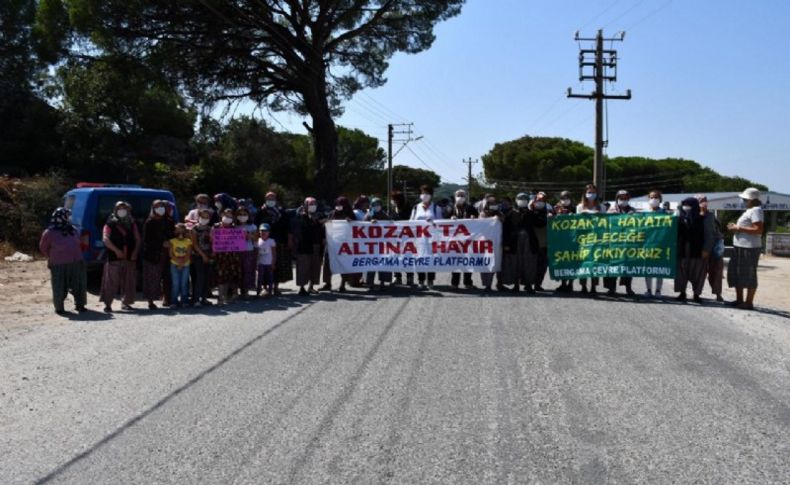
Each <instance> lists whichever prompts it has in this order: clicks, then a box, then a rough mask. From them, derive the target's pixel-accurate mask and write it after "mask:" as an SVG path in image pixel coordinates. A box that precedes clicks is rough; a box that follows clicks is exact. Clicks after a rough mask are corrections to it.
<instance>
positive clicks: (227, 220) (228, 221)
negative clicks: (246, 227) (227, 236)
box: [222, 216, 233, 225]
mask: <svg viewBox="0 0 790 485" xmlns="http://www.w3.org/2000/svg"><path fill="white" fill-rule="evenodd" d="M222 223H223V224H226V225H230V224H233V218H232V217H228V216H225V217H223V218H222Z"/></svg>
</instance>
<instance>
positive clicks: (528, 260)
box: [498, 192, 539, 294]
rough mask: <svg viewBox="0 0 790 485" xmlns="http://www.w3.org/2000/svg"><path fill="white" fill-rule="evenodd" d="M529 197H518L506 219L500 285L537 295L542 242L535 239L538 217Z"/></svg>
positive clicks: (522, 194)
mask: <svg viewBox="0 0 790 485" xmlns="http://www.w3.org/2000/svg"><path fill="white" fill-rule="evenodd" d="M529 202H530V201H529V194H527V193H525V192H521V193H519V194H518V195H516V207H514V208H513V209H511V210H510V212H509V213H508V214H507V215H505V224H504V226H503V228H502V245H503V248H502V249H503V251H502V253H503V260H502V272H501V275H502V281H501V284H500V285H498V287H499V289H500V290H502V289H503V288H504V287H503V286H502V285H513V288H512V291H513V292H514V293H515V292H518V291H519V285H523V286H524V289H525V290H526V291H527V293H530V294H532V293H535V290H534V288H533V286H532V285H533V284H534V283H535V274H536V271H537V263H538V247H539V244H538V238H537V236H536V235H535V213H534V212H533V211H532V210H531V209H530V207H529Z"/></svg>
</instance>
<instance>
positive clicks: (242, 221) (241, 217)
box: [239, 216, 250, 224]
mask: <svg viewBox="0 0 790 485" xmlns="http://www.w3.org/2000/svg"><path fill="white" fill-rule="evenodd" d="M248 220H250V218H249V217H247V216H239V222H241V223H242V224H243V223H245V222H247V221H248Z"/></svg>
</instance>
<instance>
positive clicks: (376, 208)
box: [372, 205, 381, 212]
mask: <svg viewBox="0 0 790 485" xmlns="http://www.w3.org/2000/svg"><path fill="white" fill-rule="evenodd" d="M372 209H373V212H381V206H380V205H374V206H373V207H372Z"/></svg>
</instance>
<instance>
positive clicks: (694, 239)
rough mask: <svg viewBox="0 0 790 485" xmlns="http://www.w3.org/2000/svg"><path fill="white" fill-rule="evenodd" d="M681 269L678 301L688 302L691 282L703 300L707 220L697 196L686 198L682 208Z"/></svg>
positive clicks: (679, 261) (680, 221)
mask: <svg viewBox="0 0 790 485" xmlns="http://www.w3.org/2000/svg"><path fill="white" fill-rule="evenodd" d="M678 217H679V224H678V249H677V253H678V255H677V256H678V270H677V274H676V276H675V291H676V292H677V293H679V294H678V296H677V298H676V299H677V300H678V301H682V302H685V301H686V299H687V297H686V287H687V286H688V283H691V288H692V290H693V291H694V301H695V302H697V303H701V302H702V298H701V297H700V295H701V294H702V290H703V287H704V285H705V269H706V263H707V259H708V256H709V255H708V252H707V251H706V250H705V248H706V247H707V246H708V245H707V244H706V241H705V220H704V219H703V217H702V216H701V215H700V210H699V201H698V200H697V199H696V198H695V197H689V198H687V199H683V202H682V203H681V206H680V210H679V211H678Z"/></svg>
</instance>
